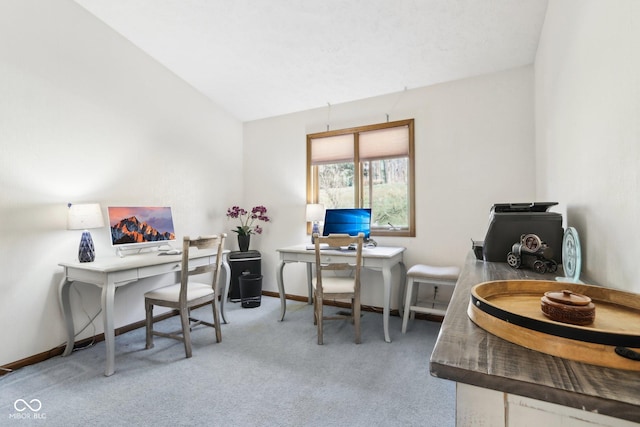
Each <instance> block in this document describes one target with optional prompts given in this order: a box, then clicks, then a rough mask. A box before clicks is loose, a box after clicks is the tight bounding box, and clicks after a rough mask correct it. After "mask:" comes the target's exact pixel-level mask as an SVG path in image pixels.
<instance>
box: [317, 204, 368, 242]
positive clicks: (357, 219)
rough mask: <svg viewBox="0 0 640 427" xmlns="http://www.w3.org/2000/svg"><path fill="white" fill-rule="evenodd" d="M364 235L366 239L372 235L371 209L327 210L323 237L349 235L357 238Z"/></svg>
mask: <svg viewBox="0 0 640 427" xmlns="http://www.w3.org/2000/svg"><path fill="white" fill-rule="evenodd" d="M358 233H364V238H365V239H368V238H369V236H370V235H371V209H368V208H367V209H354V208H352V209H327V210H326V211H325V214H324V227H323V229H322V235H323V236H328V235H330V234H348V235H350V236H357V235H358Z"/></svg>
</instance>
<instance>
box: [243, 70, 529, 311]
mask: <svg viewBox="0 0 640 427" xmlns="http://www.w3.org/2000/svg"><path fill="white" fill-rule="evenodd" d="M386 114H389V115H390V117H389V119H390V120H400V119H406V118H415V125H416V131H415V133H416V141H415V147H416V169H417V171H416V217H417V221H416V225H417V236H416V237H415V238H377V239H376V240H377V241H378V242H379V244H382V245H385V244H387V245H400V246H405V247H406V248H407V252H406V254H405V263H406V264H407V266H411V265H413V264H416V263H420V262H423V263H432V264H435V265H462V263H463V261H464V259H465V256H466V255H467V253H468V252H469V250H470V249H471V239H472V238H473V239H476V240H482V239H483V238H484V235H485V233H486V229H487V225H488V217H489V209H490V208H491V206H492V205H493V204H494V203H498V202H530V201H534V199H535V197H534V196H535V168H534V166H533V163H534V158H535V151H534V123H533V68H532V67H523V68H518V69H513V70H508V71H504V72H500V73H495V74H491V75H485V76H480V77H475V78H470V79H466V80H460V81H455V82H451V83H446V84H440V85H436V86H432V87H425V88H420V89H414V90H407V91H403V92H401V93H396V94H390V95H388V96H381V97H376V98H371V99H366V100H362V101H357V102H352V103H348V104H342V105H336V106H332V107H331V112H330V114H329V112H328V108H323V109H317V110H311V111H304V112H300V113H295V114H290V115H285V116H280V117H275V118H271V119H265V120H259V121H254V122H249V123H245V125H244V165H245V169H244V174H245V175H244V182H245V188H244V194H245V197H244V200H245V204H246V206H248V207H249V206H253V205H256V204H264V205H266V206H267V207H268V208H269V210H270V212H271V214H272V217H273V222H272V223H271V224H268V225H267V226H266V228H265V233H264V234H263V235H262V236H259V237H257V238H256V239H254V240H255V242H254V240H252V245H251V247H252V249H258V250H260V251H261V252H262V254H263V275H264V283H263V286H264V288H265V289H267V290H272V291H275V290H277V285H276V281H275V269H276V266H277V263H278V256H277V252H276V249H277V248H280V247H284V246H289V245H294V244H298V243H302V242H306V241H308V239H309V237H308V236H307V235H306V224H305V221H304V211H305V200H306V198H305V197H306V193H305V191H306V190H305V189H306V183H305V179H306V178H305V176H306V175H305V161H306V160H305V159H306V157H305V156H306V134H307V133H312V132H319V131H324V130H326V125H327V119H328V117H330V123H329V124H330V128H331V129H339V128H344V127H351V126H359V125H366V124H373V123H378V122H384V121H386ZM284 272H285V277H284V281H285V286H286V292H287V293H291V294H295V295H301V296H304V295H306V292H307V290H306V285H305V276H304V274H305V273H304V272H305V270H304V267H303V266H302V265H296V264H291V265H288V266H286V267H285V270H284ZM365 281H368V282H371V281H377V282H378V283H379V282H380V281H381V279H380V275H379V274H376V273H371V272H367V273H366V276H365ZM397 290H398V289H397V286H396V287H394V295H393V299H392V308H393V307H396V304H395V302H396V298H397V296H396V293H397ZM363 304H367V305H375V306H378V307H381V306H382V286H381V284H380V285H379V286H376V285H372V286H369V285H367V286H365V288H364V294H363Z"/></svg>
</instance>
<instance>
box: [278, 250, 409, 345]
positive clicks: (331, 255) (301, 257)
mask: <svg viewBox="0 0 640 427" xmlns="http://www.w3.org/2000/svg"><path fill="white" fill-rule="evenodd" d="M404 251H405V248H402V247H384V246H378V247H375V248H364V249H363V250H362V267H363V268H368V269H370V270H376V271H382V278H383V284H384V306H383V310H382V324H383V328H384V340H385V341H386V342H391V338H390V337H389V312H390V307H391V269H392V268H393V267H394V266H396V265H398V266H399V267H400V272H401V274H400V276H401V277H400V286H401V288H400V289H403V288H404V282H405V280H406V274H407V270H406V268H405V266H404V262H403V253H404ZM278 252H279V253H280V265H279V266H278V270H277V271H276V280H277V281H278V291H279V292H280V314H281V317H280V320H284V315H285V312H286V310H287V304H286V296H285V292H284V280H283V278H282V273H283V270H284V266H285V265H286V264H288V263H290V262H304V263H306V264H307V285H308V288H309V304H311V303H312V302H313V289H312V284H311V280H312V265H313V264H315V262H316V254H315V251H314V250H312V249H307V245H297V246H290V247H287V248H282V249H278ZM353 257H355V252H354V251H341V250H323V251H322V260H323V261H324V260H326V261H327V262H329V261H331V260H332V259H333V260H335V258H353Z"/></svg>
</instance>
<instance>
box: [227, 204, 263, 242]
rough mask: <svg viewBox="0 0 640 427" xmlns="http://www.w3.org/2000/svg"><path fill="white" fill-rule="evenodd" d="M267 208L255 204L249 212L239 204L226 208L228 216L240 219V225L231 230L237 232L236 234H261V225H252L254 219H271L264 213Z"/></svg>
mask: <svg viewBox="0 0 640 427" xmlns="http://www.w3.org/2000/svg"><path fill="white" fill-rule="evenodd" d="M266 213H267V208H265V207H264V206H255V207H253V208H252V209H251V212H249V211H247V210H245V209H243V208H241V207H240V206H234V207H232V208H229V209H227V217H228V218H237V219H239V220H240V225H239V226H237V227H236V229H235V230H232V231H233V232H235V233H238V236H249V235H251V234H262V227H260V225H259V224H256V225H253V223H254V222H255V221H264V222H269V221H271V219H270V218H269V217H268V216H267V215H266Z"/></svg>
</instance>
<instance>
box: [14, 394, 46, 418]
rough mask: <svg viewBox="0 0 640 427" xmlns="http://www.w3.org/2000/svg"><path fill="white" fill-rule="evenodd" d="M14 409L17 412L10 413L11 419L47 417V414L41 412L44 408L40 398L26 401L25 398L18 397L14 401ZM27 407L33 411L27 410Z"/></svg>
mask: <svg viewBox="0 0 640 427" xmlns="http://www.w3.org/2000/svg"><path fill="white" fill-rule="evenodd" d="M13 409H15V410H16V411H17V412H14V413H13V414H9V418H10V419H15V420H18V419H21V420H22V419H34V420H38V419H41V420H42V419H45V418H47V414H45V413H43V412H40V410H41V409H42V402H41V401H40V399H31V400H30V401H28V402H27V401H26V400H24V399H18V400H16V401H15V402H13ZM27 409H28V410H29V411H31V412H25V411H27Z"/></svg>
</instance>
